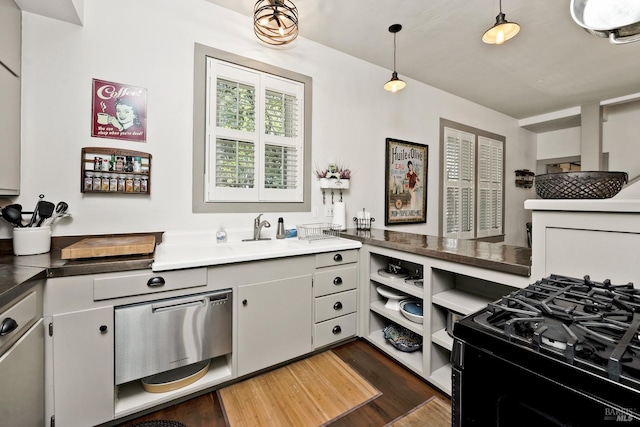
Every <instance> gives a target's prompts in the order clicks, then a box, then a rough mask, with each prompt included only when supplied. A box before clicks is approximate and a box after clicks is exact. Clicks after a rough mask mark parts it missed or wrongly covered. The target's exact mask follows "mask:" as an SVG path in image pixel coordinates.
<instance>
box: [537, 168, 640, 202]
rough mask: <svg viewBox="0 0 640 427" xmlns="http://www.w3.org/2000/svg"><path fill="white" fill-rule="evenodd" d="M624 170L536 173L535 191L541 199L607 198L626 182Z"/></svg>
mask: <svg viewBox="0 0 640 427" xmlns="http://www.w3.org/2000/svg"><path fill="white" fill-rule="evenodd" d="M627 180H628V175H627V173H626V172H587V171H581V172H560V173H548V174H545V175H537V176H536V177H535V184H536V193H538V196H540V197H542V198H543V199H608V198H610V197H613V196H615V195H616V194H618V192H619V191H620V190H621V189H622V187H623V185H624V184H626V183H627Z"/></svg>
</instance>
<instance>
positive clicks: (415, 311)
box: [400, 299, 423, 323]
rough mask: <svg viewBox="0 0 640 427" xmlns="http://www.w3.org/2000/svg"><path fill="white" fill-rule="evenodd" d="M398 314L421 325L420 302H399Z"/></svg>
mask: <svg viewBox="0 0 640 427" xmlns="http://www.w3.org/2000/svg"><path fill="white" fill-rule="evenodd" d="M400 313H402V314H403V315H404V317H406V318H407V319H409V320H411V321H412V322H416V323H422V319H423V314H422V300H419V299H407V300H404V301H400Z"/></svg>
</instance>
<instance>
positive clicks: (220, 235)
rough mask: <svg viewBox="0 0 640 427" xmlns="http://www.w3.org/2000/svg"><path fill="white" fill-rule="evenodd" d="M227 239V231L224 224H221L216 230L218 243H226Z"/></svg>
mask: <svg viewBox="0 0 640 427" xmlns="http://www.w3.org/2000/svg"><path fill="white" fill-rule="evenodd" d="M226 241H227V231H226V230H225V229H224V227H223V226H220V228H219V229H218V231H216V243H225V242H226Z"/></svg>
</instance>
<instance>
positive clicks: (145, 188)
mask: <svg viewBox="0 0 640 427" xmlns="http://www.w3.org/2000/svg"><path fill="white" fill-rule="evenodd" d="M140 192H141V193H148V192H149V179H148V178H147V177H146V176H143V177H142V180H141V181H140Z"/></svg>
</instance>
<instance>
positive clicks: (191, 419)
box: [119, 340, 451, 427]
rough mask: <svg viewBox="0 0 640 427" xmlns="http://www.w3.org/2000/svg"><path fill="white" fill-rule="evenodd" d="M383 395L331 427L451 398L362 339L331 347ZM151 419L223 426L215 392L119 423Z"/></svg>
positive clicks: (366, 424)
mask: <svg viewBox="0 0 640 427" xmlns="http://www.w3.org/2000/svg"><path fill="white" fill-rule="evenodd" d="M332 351H333V352H334V353H335V354H337V355H338V356H339V357H340V358H341V359H342V360H343V361H345V362H346V363H347V364H348V365H349V366H351V367H352V368H353V369H354V370H355V371H356V372H358V373H359V374H360V375H362V376H363V377H364V378H366V379H367V380H368V381H369V382H370V383H371V385H373V386H374V387H376V388H377V389H378V390H380V391H381V392H382V396H380V397H378V398H376V399H374V400H372V401H371V402H369V403H368V404H366V405H364V406H362V407H360V408H358V409H356V410H355V411H353V412H351V413H349V414H347V415H345V416H344V417H342V418H339V419H338V420H336V421H334V422H332V423H331V424H330V425H331V426H332V427H339V426H345V427H346V426H348V427H360V426H362V427H375V426H380V427H381V426H384V425H386V424H388V423H389V422H391V421H393V420H396V419H397V418H398V417H400V416H402V415H403V414H406V413H408V412H409V411H411V410H412V409H413V408H415V407H416V406H418V405H420V404H422V403H424V402H426V401H427V400H429V399H431V398H432V397H439V398H441V399H442V400H443V401H445V402H446V403H448V404H450V402H451V401H450V399H449V398H448V397H447V396H446V395H444V394H442V393H441V392H439V391H438V390H437V389H435V388H433V387H431V386H430V385H429V384H428V383H426V382H425V381H424V380H422V379H421V378H419V377H418V376H416V375H415V374H413V373H412V372H411V371H408V370H407V369H405V368H404V367H402V366H401V365H399V364H398V363H396V362H395V361H394V360H392V359H391V358H389V357H388V356H386V355H385V354H384V353H382V352H381V351H379V350H378V349H376V348H375V347H373V346H372V345H371V344H369V343H367V342H366V341H364V340H356V341H352V342H349V343H346V344H343V345H341V346H339V347H336V348H334V349H333V350H332ZM151 420H173V421H179V422H181V423H183V424H185V425H186V426H187V427H226V423H225V420H224V415H223V412H222V408H221V406H220V401H219V400H218V396H217V393H216V392H215V391H213V392H210V393H207V394H204V395H202V396H199V397H196V398H193V399H191V400H188V401H185V402H183V403H180V404H178V405H174V406H171V407H168V408H165V409H161V410H159V411H156V412H153V413H150V414H148V415H144V416H142V417H139V418H136V419H133V420H130V421H127V422H125V423H122V424H119V427H127V426H131V425H134V424H136V423H140V422H144V421H151Z"/></svg>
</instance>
